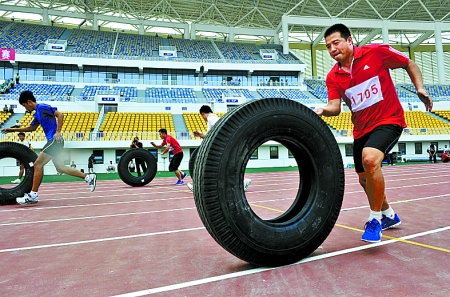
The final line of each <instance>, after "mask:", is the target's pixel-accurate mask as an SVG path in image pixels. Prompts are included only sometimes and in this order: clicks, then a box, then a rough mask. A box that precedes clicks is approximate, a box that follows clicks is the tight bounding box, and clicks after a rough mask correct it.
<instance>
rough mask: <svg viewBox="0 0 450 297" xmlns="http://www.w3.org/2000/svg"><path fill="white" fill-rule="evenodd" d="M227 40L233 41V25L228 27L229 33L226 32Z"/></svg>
mask: <svg viewBox="0 0 450 297" xmlns="http://www.w3.org/2000/svg"><path fill="white" fill-rule="evenodd" d="M228 35H229V36H228V41H229V42H234V27H230V33H229V34H228Z"/></svg>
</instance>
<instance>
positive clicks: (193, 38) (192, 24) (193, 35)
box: [190, 23, 195, 40]
mask: <svg viewBox="0 0 450 297" xmlns="http://www.w3.org/2000/svg"><path fill="white" fill-rule="evenodd" d="M190 33H191V39H192V40H195V23H191V30H190Z"/></svg>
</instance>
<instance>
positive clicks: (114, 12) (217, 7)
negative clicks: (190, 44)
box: [0, 0, 450, 44]
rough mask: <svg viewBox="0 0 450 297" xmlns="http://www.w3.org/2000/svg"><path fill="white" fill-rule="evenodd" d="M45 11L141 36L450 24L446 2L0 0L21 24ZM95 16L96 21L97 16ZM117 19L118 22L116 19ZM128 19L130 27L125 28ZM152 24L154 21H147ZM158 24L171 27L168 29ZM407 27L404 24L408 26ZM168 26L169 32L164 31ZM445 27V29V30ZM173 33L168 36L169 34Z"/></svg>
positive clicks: (402, 38)
mask: <svg viewBox="0 0 450 297" xmlns="http://www.w3.org/2000/svg"><path fill="white" fill-rule="evenodd" d="M44 11H47V12H48V16H49V18H50V20H52V21H53V22H54V23H64V24H72V25H80V24H82V25H84V26H88V27H89V26H91V27H92V23H93V19H94V15H95V16H99V17H98V25H99V26H101V27H111V28H114V29H122V30H136V31H137V30H138V29H139V25H138V24H137V23H136V22H135V23H134V24H133V23H132V21H143V20H145V21H146V23H145V28H144V30H145V32H158V33H168V34H178V33H179V34H181V33H183V29H182V28H181V29H180V27H178V28H170V27H171V25H175V24H178V25H180V24H191V23H194V24H202V25H210V26H223V27H233V28H244V29H249V28H251V29H269V30H278V31H280V30H281V27H280V23H281V18H282V16H283V14H286V15H290V16H292V15H295V16H300V17H307V18H311V17H319V18H330V19H335V18H336V19H337V20H342V19H358V20H362V21H363V22H364V21H367V20H378V21H380V20H387V21H402V22H405V23H406V24H408V23H411V24H413V23H415V22H417V21H423V22H430V23H434V22H442V23H443V24H446V26H447V25H448V24H450V0H447V1H443V0H401V1H390V0H356V1H354V0H332V1H330V0H300V1H299V0H189V1H186V0H39V1H38V0H13V1H8V0H6V1H1V0H0V17H2V18H6V19H9V18H15V19H25V20H39V19H42V15H43V13H44ZM96 18H97V17H96ZM118 19H120V20H121V21H120V22H117V20H118ZM127 21H129V22H130V21H131V23H128V24H127ZM148 21H153V22H154V23H149V22H148ZM159 22H166V23H169V24H168V25H167V26H160V25H158V24H159ZM406 27H407V25H406ZM167 28H169V29H167ZM323 28H324V27H323V26H314V25H311V24H309V25H305V24H290V25H289V27H288V30H289V40H290V42H295V41H297V42H307V43H311V42H313V41H314V40H315V39H316V38H317V37H318V36H320V33H321V32H322V31H323ZM446 28H447V27H446ZM352 31H353V35H354V36H355V37H356V39H358V38H359V39H364V38H365V36H367V35H369V34H372V35H373V36H371V39H372V40H376V39H380V38H381V37H380V36H381V32H378V31H376V32H374V30H373V27H372V28H357V29H353V30H352ZM171 32H172V33H171ZM208 34H210V36H211V35H212V36H224V35H226V34H225V33H223V32H222V33H204V34H203V35H205V36H208ZM237 35H238V36H236V39H246V38H250V39H260V40H264V39H265V40H266V41H268V40H269V39H270V36H256V37H255V36H251V37H249V36H247V37H246V36H244V35H245V34H241V35H239V34H237ZM433 36H434V32H432V31H428V32H426V31H425V30H424V31H421V30H416V29H411V30H407V29H402V30H390V31H389V39H390V41H391V42H393V43H395V42H396V43H402V44H410V43H413V42H414V41H416V40H418V39H419V38H421V39H420V42H421V43H423V42H429V43H434V39H433ZM442 38H443V43H450V30H448V32H447V30H446V29H444V32H443V33H442Z"/></svg>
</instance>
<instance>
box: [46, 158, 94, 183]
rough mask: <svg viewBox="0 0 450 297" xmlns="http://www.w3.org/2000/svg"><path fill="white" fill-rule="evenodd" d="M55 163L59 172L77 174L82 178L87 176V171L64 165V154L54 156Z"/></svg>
mask: <svg viewBox="0 0 450 297" xmlns="http://www.w3.org/2000/svg"><path fill="white" fill-rule="evenodd" d="M52 160H53V164H54V165H55V168H56V170H57V171H58V172H61V173H65V174H67V175H71V176H76V177H79V178H82V179H85V178H86V175H87V174H86V173H83V172H81V171H78V170H77V169H76V168H73V167H68V166H65V165H64V158H63V155H62V154H59V155H57V156H54V157H53V158H52Z"/></svg>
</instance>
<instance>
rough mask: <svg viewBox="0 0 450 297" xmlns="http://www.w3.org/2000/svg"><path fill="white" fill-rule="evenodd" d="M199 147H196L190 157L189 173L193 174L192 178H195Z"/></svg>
mask: <svg viewBox="0 0 450 297" xmlns="http://www.w3.org/2000/svg"><path fill="white" fill-rule="evenodd" d="M197 153H198V148H196V149H195V150H194V151H193V152H192V154H191V157H190V158H189V174H190V175H191V178H192V180H194V165H195V159H196V158H197Z"/></svg>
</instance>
